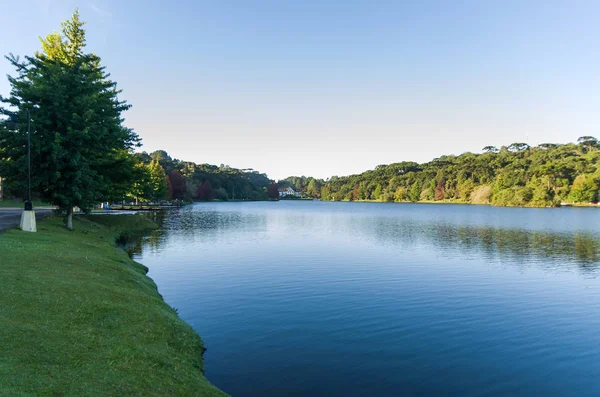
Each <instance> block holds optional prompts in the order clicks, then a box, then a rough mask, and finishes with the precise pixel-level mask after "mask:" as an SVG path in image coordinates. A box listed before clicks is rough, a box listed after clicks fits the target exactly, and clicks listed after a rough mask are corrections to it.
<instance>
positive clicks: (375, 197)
mask: <svg viewBox="0 0 600 397" xmlns="http://www.w3.org/2000/svg"><path fill="white" fill-rule="evenodd" d="M371 198H372V199H373V200H381V185H377V187H376V188H375V191H374V192H373V195H372V197H371Z"/></svg>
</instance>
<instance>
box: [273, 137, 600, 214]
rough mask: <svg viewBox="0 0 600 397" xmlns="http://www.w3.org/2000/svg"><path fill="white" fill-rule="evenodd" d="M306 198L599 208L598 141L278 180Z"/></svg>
mask: <svg viewBox="0 0 600 397" xmlns="http://www.w3.org/2000/svg"><path fill="white" fill-rule="evenodd" d="M279 184H281V185H291V186H293V187H295V188H299V189H304V190H305V192H306V194H307V195H308V196H309V197H314V198H321V199H322V200H334V201H357V200H376V201H384V202H417V201H446V202H462V203H472V204H492V205H497V206H531V207H551V206H557V205H560V204H561V203H565V202H566V203H575V204H577V203H590V202H597V201H598V186H599V185H600V142H599V141H598V140H597V139H596V138H595V137H591V136H584V137H581V138H579V139H578V140H577V143H568V144H555V143H544V144H540V145H537V146H530V145H528V144H526V143H520V142H517V143H513V144H510V145H508V146H502V147H500V148H496V147H494V146H486V147H484V148H483V153H480V154H478V153H470V152H467V153H463V154H461V155H459V156H455V155H447V156H442V157H439V158H436V159H433V160H432V161H430V162H427V163H422V164H419V163H416V162H400V163H393V164H384V165H379V166H377V167H376V168H375V169H374V170H369V171H366V172H363V173H361V174H356V175H350V176H343V177H339V176H333V177H331V178H328V179H327V180H323V179H316V178H312V177H305V176H301V177H295V176H292V177H288V178H286V179H284V180H281V181H279Z"/></svg>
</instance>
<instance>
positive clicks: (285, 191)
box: [278, 187, 296, 197]
mask: <svg viewBox="0 0 600 397" xmlns="http://www.w3.org/2000/svg"><path fill="white" fill-rule="evenodd" d="M278 190H279V197H293V196H295V195H296V192H295V191H294V189H292V188H291V187H285V188H280V189H278Z"/></svg>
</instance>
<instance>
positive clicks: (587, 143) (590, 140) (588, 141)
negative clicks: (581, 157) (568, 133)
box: [577, 136, 598, 150]
mask: <svg viewBox="0 0 600 397" xmlns="http://www.w3.org/2000/svg"><path fill="white" fill-rule="evenodd" d="M577 142H578V143H579V144H580V145H581V146H582V147H583V148H585V149H586V150H590V149H592V148H597V147H598V139H596V138H594V137H593V136H582V137H580V138H578V139H577Z"/></svg>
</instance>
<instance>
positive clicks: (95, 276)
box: [0, 215, 224, 396]
mask: <svg viewBox="0 0 600 397" xmlns="http://www.w3.org/2000/svg"><path fill="white" fill-rule="evenodd" d="M152 225H153V223H152V222H151V221H150V220H148V219H147V218H145V217H143V216H139V215H119V216H112V215H107V216H101V215H96V216H90V217H87V218H84V217H76V220H75V222H74V226H75V231H72V232H70V231H68V230H66V228H64V226H63V222H62V220H61V219H59V218H56V217H50V218H48V219H46V220H44V221H42V222H40V223H39V224H38V232H37V233H25V232H22V231H20V230H16V229H13V230H8V231H6V232H4V233H0V395H10V396H38V395H43V396H46V395H47V396H64V395H67V396H107V395H115V396H116V395H136V396H137V395H144V396H213V395H214V396H221V395H224V394H223V393H222V392H220V391H219V390H218V389H216V388H215V387H213V386H212V385H211V384H210V383H209V382H208V381H207V380H206V379H205V378H204V376H203V375H202V358H201V353H202V349H203V345H202V341H201V339H200V337H199V336H198V335H197V334H196V333H195V332H194V330H193V329H192V328H191V327H190V326H189V325H188V324H187V323H185V322H184V321H182V320H181V319H179V318H178V316H177V314H176V313H175V311H174V310H173V309H172V308H171V307H169V306H168V305H167V304H166V303H165V302H164V301H163V299H162V297H161V296H160V295H159V293H158V291H157V288H156V285H155V284H154V282H153V281H152V280H151V279H150V278H148V277H147V276H146V275H145V274H146V268H145V267H144V266H142V265H139V264H136V263H135V262H134V261H132V260H131V259H130V258H129V257H128V256H127V254H126V253H125V251H123V250H120V249H118V248H117V247H116V245H115V243H114V241H115V237H116V236H118V235H120V234H121V232H127V233H136V232H141V231H143V230H144V229H148V227H149V226H152Z"/></svg>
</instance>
